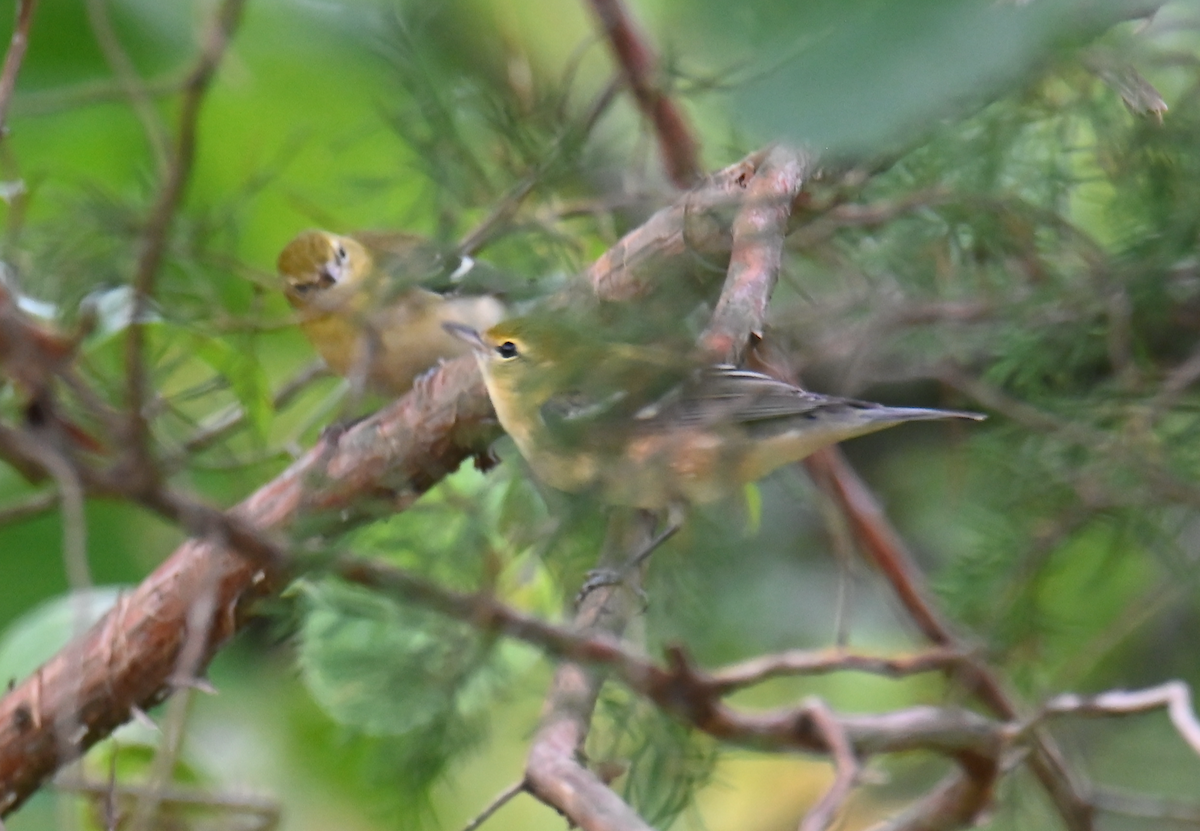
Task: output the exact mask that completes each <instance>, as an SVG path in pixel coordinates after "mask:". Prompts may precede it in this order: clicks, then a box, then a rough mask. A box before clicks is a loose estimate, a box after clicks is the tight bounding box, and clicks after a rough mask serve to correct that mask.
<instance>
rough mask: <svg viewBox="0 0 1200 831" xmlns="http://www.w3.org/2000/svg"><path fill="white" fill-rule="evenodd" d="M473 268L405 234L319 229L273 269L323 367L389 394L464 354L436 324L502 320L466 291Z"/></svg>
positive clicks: (300, 238)
mask: <svg viewBox="0 0 1200 831" xmlns="http://www.w3.org/2000/svg"><path fill="white" fill-rule="evenodd" d="M474 265H475V263H474V261H473V260H471V259H470V258H469V257H459V256H454V255H448V254H446V253H444V252H443V251H441V250H439V249H438V248H437V247H436V246H435V245H433V244H432V243H429V242H427V241H425V240H422V239H420V238H419V237H415V236H411V235H406V234H391V235H382V234H374V235H371V236H367V235H363V236H362V237H361V238H356V237H353V236H348V235H340V234H333V233H330V232H328V231H321V230H308V231H304V232H302V233H300V234H299V235H297V236H296V237H295V238H294V239H292V240H291V241H290V242H289V243H288V244H287V245H286V246H285V247H284V248H283V250H282V251H281V252H280V254H279V258H278V261H277V263H276V266H277V269H278V271H279V276H280V280H281V283H282V287H283V293H284V295H285V296H286V298H287V300H288V302H289V303H290V304H291V306H292V307H293V308H294V309H296V310H297V311H298V313H299V318H300V320H299V322H300V327H301V329H302V330H303V331H304V334H305V336H306V337H307V338H308V340H309V342H310V343H312V345H313V347H314V348H316V350H317V352H318V353H320V355H321V357H322V358H323V359H324V361H325V363H326V364H327V365H328V366H329V368H330V369H331V370H333V372H335V373H337V374H338V375H341V376H343V377H345V378H348V379H350V381H351V382H352V383H356V384H359V385H361V386H364V387H366V388H368V389H370V390H372V391H374V392H377V393H381V394H384V395H392V396H399V395H403V394H404V393H406V392H408V390H409V389H410V388H411V387H412V384H413V381H414V380H415V379H416V377H417V376H418V375H421V374H422V373H423V372H425V371H426V370H428V369H430V368H431V367H433V366H434V365H435V364H437V363H438V362H439V361H440V360H442V359H445V358H451V357H455V356H457V355H462V354H465V353H467V352H468V351H469V350H468V347H467V346H466V345H465V344H463V342H462V341H461V340H459V339H457V338H455V337H452V336H451V335H450V334H448V333H447V332H446V330H444V329H443V328H442V324H443V323H446V322H455V323H459V324H463V325H466V326H471V327H474V328H477V329H487V328H489V327H491V326H494V325H495V324H496V323H498V322H499V321H500V320H501V319H503V317H504V316H505V314H506V305H505V303H504V301H503V300H501V299H500V298H499V297H498V296H496V295H495V294H492V293H489V292H487V291H484V290H482V289H480V288H478V287H477V286H475V285H470V286H468V284H467V282H466V281H465V279H464V278H465V277H466V275H467V274H468V273H469V272H471V271H472V270H473V268H472V267H473V266H474Z"/></svg>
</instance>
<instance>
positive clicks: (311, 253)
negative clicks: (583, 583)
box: [276, 231, 372, 308]
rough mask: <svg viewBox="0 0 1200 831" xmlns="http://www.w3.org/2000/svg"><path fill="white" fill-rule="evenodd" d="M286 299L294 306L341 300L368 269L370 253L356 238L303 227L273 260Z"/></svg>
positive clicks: (370, 265)
mask: <svg viewBox="0 0 1200 831" xmlns="http://www.w3.org/2000/svg"><path fill="white" fill-rule="evenodd" d="M276 267H277V268H278V269H279V276H280V278H281V279H282V280H283V291H284V294H285V295H287V299H288V302H290V303H291V304H292V306H294V307H296V308H305V307H308V306H311V305H313V304H321V305H324V304H325V303H327V302H328V301H329V300H331V299H333V298H337V300H336V301H335V302H337V303H340V302H344V300H345V299H346V298H347V297H349V296H350V294H352V292H351V291H350V289H351V288H352V287H354V286H355V285H356V284H357V283H359V282H360V281H361V280H362V279H363V278H364V277H365V276H366V275H367V274H369V273H370V272H371V269H372V260H371V255H370V253H369V252H368V251H367V249H366V248H364V247H363V246H362V244H361V243H359V242H358V241H357V240H354V239H351V238H350V237H343V236H338V235H337V234H330V233H328V232H326V231H304V232H303V233H301V234H300V235H298V236H297V237H296V238H295V239H293V240H292V241H291V242H289V243H288V244H287V245H286V246H285V247H284V249H283V251H281V252H280V253H279V259H278V261H277V262H276Z"/></svg>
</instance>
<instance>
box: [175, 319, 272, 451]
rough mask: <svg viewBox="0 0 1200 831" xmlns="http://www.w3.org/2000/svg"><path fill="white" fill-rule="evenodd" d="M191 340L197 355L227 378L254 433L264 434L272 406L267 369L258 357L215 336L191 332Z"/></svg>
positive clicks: (269, 420)
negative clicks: (265, 369)
mask: <svg viewBox="0 0 1200 831" xmlns="http://www.w3.org/2000/svg"><path fill="white" fill-rule="evenodd" d="M191 342H192V346H193V347H194V349H195V355H196V357H197V358H199V359H200V360H201V361H203V362H204V363H206V364H208V365H209V366H210V367H212V369H213V371H215V372H216V373H217V374H218V375H220V376H221V377H222V378H224V379H225V380H227V381H228V382H229V386H230V388H231V389H232V390H233V394H234V396H236V397H237V400H238V403H239V404H241V405H242V407H243V409H245V411H246V415H247V417H248V418H249V421H250V424H251V425H253V427H254V429H255V430H256V431H257V433H258V434H259V435H260V436H263V435H266V432H267V428H268V426H269V425H270V422H271V416H272V414H273V413H274V406H273V404H272V403H271V391H270V385H269V383H268V381H267V376H266V373H265V372H263V369H262V366H261V365H260V364H259V362H258V360H257V358H256V357H255V356H254V355H252V354H247V353H246V352H245V351H244V350H242V349H238V348H237V347H236V346H235V345H233V344H231V343H229V342H227V341H225V340H220V339H218V338H210V337H205V336H203V335H197V334H193V335H192V336H191Z"/></svg>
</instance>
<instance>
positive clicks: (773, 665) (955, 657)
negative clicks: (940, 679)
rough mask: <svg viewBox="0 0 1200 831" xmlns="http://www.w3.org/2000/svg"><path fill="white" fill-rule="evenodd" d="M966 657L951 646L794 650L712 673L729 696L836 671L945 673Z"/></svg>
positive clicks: (722, 692) (894, 674)
mask: <svg viewBox="0 0 1200 831" xmlns="http://www.w3.org/2000/svg"><path fill="white" fill-rule="evenodd" d="M965 658H966V656H965V655H963V654H962V653H961V652H956V651H954V650H951V649H930V650H928V651H925V652H917V653H915V654H913V655H891V656H882V655H862V654H857V653H853V652H845V651H843V650H840V649H839V650H828V651H820V652H811V651H808V650H794V651H790V652H780V653H777V654H775V655H763V656H760V657H757V658H751V659H749V660H747V661H743V662H742V663H739V664H733V665H732V666H728V667H724V668H721V669H717V670H714V671H713V672H712V683H713V685H714V686H713V690H714V692H715V693H716V694H718V695H728V694H729V693H732V692H734V691H736V690H740V689H744V688H745V687H749V686H753V685H755V684H761V683H762V682H763V681H768V680H770V679H772V678H783V677H788V676H793V675H802V676H807V675H825V674H828V673H833V672H870V673H874V674H876V675H884V676H887V677H889V678H900V677H904V676H907V675H915V674H917V673H922V672H946V671H947V670H951V669H953V668H954V667H955V666H956V665H957V664H960V663H962V661H963V660H965Z"/></svg>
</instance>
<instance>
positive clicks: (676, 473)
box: [446, 318, 984, 509]
mask: <svg viewBox="0 0 1200 831" xmlns="http://www.w3.org/2000/svg"><path fill="white" fill-rule="evenodd" d="M446 328H447V330H448V331H451V332H454V333H455V334H456V335H458V336H459V337H460V338H462V339H463V340H464V341H466V342H467V343H470V344H471V346H472V348H473V349H474V351H475V356H476V358H477V360H478V362H479V367H480V370H481V371H482V373H483V377H484V380H485V381H486V383H487V388H488V393H489V395H490V396H491V399H492V404H493V406H494V407H495V408H496V415H497V416H498V417H499V419H500V423H501V425H502V426H503V427H504V429H505V430H506V431H507V432H508V434H509V435H510V436H512V438H513V441H514V442H516V445H517V448H518V450H520V452H521V455H522V456H524V457H525V459H526V460H527V461H528V462H529V465H530V467H531V468H532V469H533V472H534V474H535V475H537V476H538V478H540V479H541V480H543V481H544V482H546V483H547V484H549V485H551V486H552V487H555V488H558V489H559V490H565V491H574V492H580V491H594V492H595V493H596V494H597V495H598V496H599V497H600V498H602V499H603V500H605V501H607V502H609V503H612V504H617V505H628V506H632V507H638V508H648V509H660V508H667V507H673V506H677V505H679V504H681V503H695V502H708V501H711V500H714V499H717V498H720V497H722V496H727V495H730V494H731V493H735V492H737V490H738V489H740V488H741V486H742V485H744V484H746V483H748V482H753V481H756V480H758V479H760V478H762V477H763V476H766V475H767V474H768V473H770V472H771V471H773V470H775V469H776V468H779V467H782V466H783V465H786V464H789V463H791V462H796V461H799V460H801V459H803V458H804V457H806V456H808V455H809V454H811V453H814V452H816V451H817V450H820V449H821V448H823V447H828V446H829V445H832V444H836V443H837V442H839V441H843V440H845V439H850V438H854V437H856V436H862V435H865V434H867V433H873V432H875V431H877V430H883V429H885V428H887V427H892V426H894V425H896V424H900V423H902V422H905V421H925V420H931V419H943V418H966V419H973V420H980V419H982V418H984V416H983V415H981V414H979V413H969V412H960V411H955V410H932V409H920V408H912V407H887V406H884V405H882V404H872V403H869V402H866V401H856V400H854V399H850V398H838V397H834V396H827V395H819V394H817V393H812V392H808V391H807V390H803V389H801V388H800V387H797V386H793V385H791V384H787V383H784V382H782V381H777V380H775V379H774V378H771V377H769V376H767V375H763V374H761V373H758V372H752V371H749V370H743V369H737V368H735V367H731V366H723V365H718V366H706V367H700V368H694V367H691V366H689V365H688V364H687V363H686V362H684V361H681V360H679V359H678V358H677V357H676V356H670V355H665V354H664V353H662V352H660V351H658V350H654V349H653V348H647V347H639V346H632V345H629V344H611V343H605V342H602V341H600V342H597V341H593V340H590V339H588V338H587V337H586V336H585V335H583V334H581V333H580V332H579V331H578V330H576V329H571V328H567V327H564V326H562V325H561V324H558V323H556V322H554V321H549V320H544V319H539V318H514V319H510V320H507V321H504V322H502V323H500V324H498V325H496V326H493V327H492V328H491V329H488V330H487V331H486V332H483V333H480V332H479V331H477V330H475V329H473V328H471V327H468V326H463V325H461V324H447V327H446Z"/></svg>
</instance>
